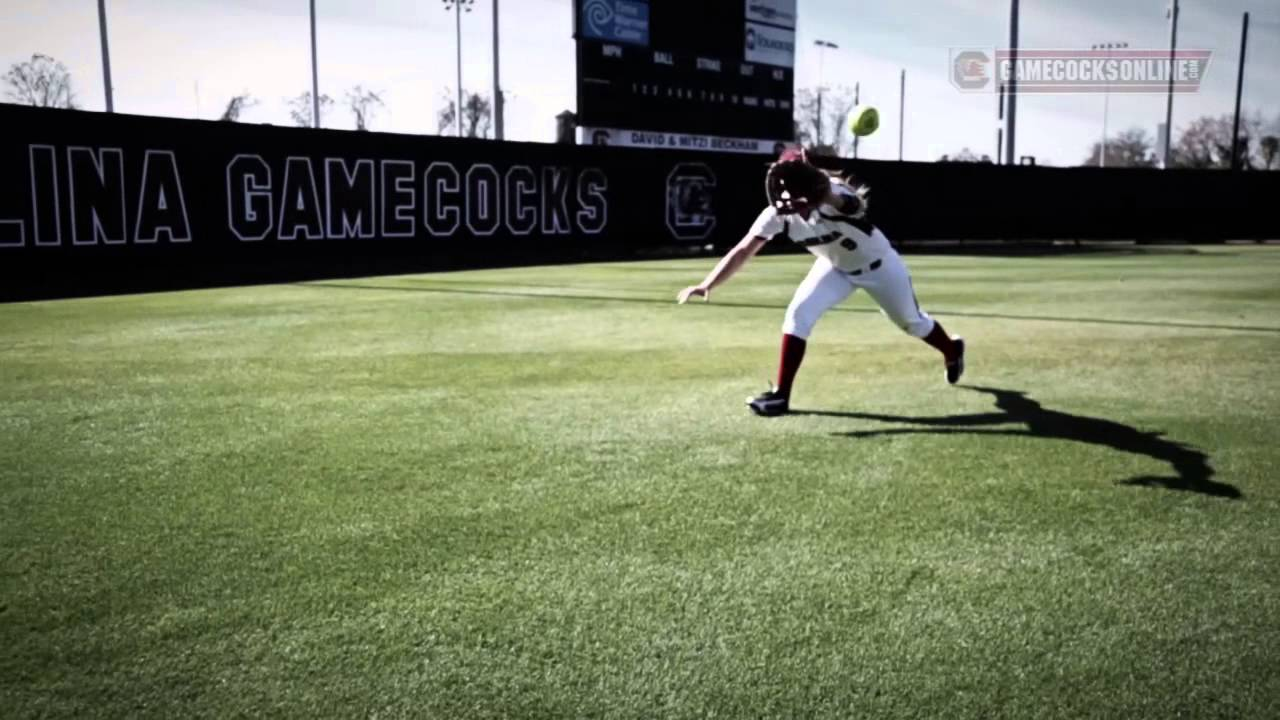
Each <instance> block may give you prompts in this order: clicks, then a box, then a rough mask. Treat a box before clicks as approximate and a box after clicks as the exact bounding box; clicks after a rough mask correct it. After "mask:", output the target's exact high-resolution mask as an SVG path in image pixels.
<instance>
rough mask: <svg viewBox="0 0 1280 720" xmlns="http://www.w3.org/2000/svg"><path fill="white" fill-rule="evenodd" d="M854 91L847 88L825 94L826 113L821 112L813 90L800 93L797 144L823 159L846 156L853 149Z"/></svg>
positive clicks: (824, 107) (800, 91) (839, 87)
mask: <svg viewBox="0 0 1280 720" xmlns="http://www.w3.org/2000/svg"><path fill="white" fill-rule="evenodd" d="M853 107H854V102H853V90H852V89H850V88H847V87H844V86H843V85H839V86H836V87H834V88H828V89H827V90H824V91H823V93H822V112H821V115H819V112H818V93H817V92H816V91H815V90H812V89H810V88H801V89H799V90H797V91H796V98H795V125H796V142H798V143H800V144H801V145H804V146H807V147H809V148H810V149H811V150H812V151H813V152H814V153H815V154H819V155H843V154H844V153H845V152H846V151H847V150H849V149H850V147H851V146H852V135H850V133H849V130H848V125H847V121H848V119H849V112H850V111H852V110H853Z"/></svg>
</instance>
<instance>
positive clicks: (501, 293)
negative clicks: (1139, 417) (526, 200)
mask: <svg viewBox="0 0 1280 720" xmlns="http://www.w3.org/2000/svg"><path fill="white" fill-rule="evenodd" d="M298 284H299V285H301V286H302V287H316V288H333V289H342V290H386V291H392V292H421V293H439V294H443V295H484V296H491V297H517V298H534V299H544V300H593V301H597V302H630V303H646V304H650V305H670V304H672V303H674V302H675V301H674V300H672V299H667V298H655V297H626V296H622V295H598V294H597V295H585V294H569V293H572V291H573V290H574V288H572V287H565V286H558V287H555V286H550V285H544V286H539V287H546V288H548V289H558V290H562V291H568V292H567V293H566V292H557V293H550V292H521V291H513V290H501V289H488V290H478V289H463V288H456V287H427V286H424V285H414V286H412V287H408V286H400V285H371V284H368V283H348V282H327V281H325V282H305V283H298ZM701 304H705V305H710V306H715V307H724V308H737V309H742V308H746V309H753V310H785V309H786V306H785V305H774V304H766V303H743V302H710V303H701ZM831 312H844V313H862V314H872V315H874V314H877V313H879V312H880V311H879V310H876V309H874V308H855V307H836V308H833V309H832V310H831ZM930 314H931V315H939V316H953V317H969V318H983V319H990V320H1018V321H1027V322H1051V323H1068V324H1092V325H1120V326H1126V327H1158V328H1177V329H1183V330H1223V331H1227V332H1257V333H1280V327H1267V326H1264V325H1222V324H1216V323H1194V322H1179V321H1176V320H1118V319H1114V318H1087V317H1055V316H1049V315H1016V314H1012V313H990V312H972V311H967V310H948V309H945V308H935V309H931V310H930Z"/></svg>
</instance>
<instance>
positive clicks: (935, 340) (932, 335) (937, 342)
mask: <svg viewBox="0 0 1280 720" xmlns="http://www.w3.org/2000/svg"><path fill="white" fill-rule="evenodd" d="M923 339H924V341H925V342H927V343H929V344H930V345H932V346H933V347H935V348H937V350H938V352H940V353H942V357H944V358H946V359H947V362H951V361H952V360H955V359H956V353H957V352H958V350H959V348H957V347H956V343H955V341H954V340H952V339H951V336H950V335H948V334H947V331H946V330H943V329H942V323H940V322H937V321H934V323H933V330H932V331H930V332H929V334H928V335H925V336H924V338H923Z"/></svg>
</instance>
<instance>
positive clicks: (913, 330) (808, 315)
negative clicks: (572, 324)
mask: <svg viewBox="0 0 1280 720" xmlns="http://www.w3.org/2000/svg"><path fill="white" fill-rule="evenodd" d="M765 187H766V193H767V195H768V197H769V207H767V208H765V209H764V212H761V213H760V216H759V217H757V218H756V221H755V224H753V225H752V226H751V230H750V232H748V233H747V235H746V237H744V238H743V239H742V241H741V242H739V243H738V244H737V245H736V246H734V248H733V249H732V250H730V251H729V253H728V254H727V255H725V256H724V258H723V259H721V260H720V262H719V263H717V264H716V266H715V268H713V269H712V270H711V272H710V273H709V274H708V275H707V277H706V279H704V280H703V281H702V283H701V284H699V285H693V286H690V287H687V288H685V289H684V290H681V291H680V293H679V295H678V296H677V299H678V300H679V302H680V303H681V304H684V303H685V302H688V300H689V298H692V297H702V298H704V299H708V300H709V299H710V293H711V290H712V289H713V288H715V287H717V286H719V285H722V284H723V283H724V282H725V281H727V280H728V279H729V278H730V277H732V276H733V274H734V273H736V272H737V271H738V270H739V269H741V268H742V266H743V265H744V264H746V262H747V260H749V259H751V257H752V256H754V255H755V254H756V253H757V252H758V251H759V250H760V248H761V247H763V246H764V244H765V243H766V242H768V241H769V240H771V239H773V238H774V237H783V238H785V239H787V240H790V241H791V242H793V243H796V244H799V245H803V246H804V247H806V248H808V250H809V252H811V253H813V254H814V255H816V256H817V258H816V259H815V260H814V263H813V269H811V270H810V271H809V274H808V276H806V277H805V279H804V281H803V282H801V283H800V287H798V288H797V289H796V293H795V296H794V297H793V298H792V299H791V304H790V305H789V306H788V307H787V313H786V316H785V319H784V320H783V323H782V333H783V334H782V357H781V361H780V363H779V366H778V379H777V383H776V384H775V385H774V386H773V388H772V389H770V390H769V391H768V392H765V393H764V394H762V395H760V396H758V397H755V398H751V399H749V400H747V405H748V406H749V407H750V408H751V410H752V412H754V413H755V414H757V415H764V416H774V415H783V414H785V413H786V412H787V411H788V410H790V404H791V386H792V383H793V381H794V380H795V376H796V372H797V371H798V370H799V369H800V363H801V361H802V360H803V359H804V351H805V346H806V344H807V341H808V338H809V334H810V333H811V332H812V331H813V326H814V325H815V324H816V323H817V322H818V318H820V317H822V315H823V313H825V312H826V311H828V310H830V309H831V308H833V307H835V306H836V305H837V304H839V303H840V301H842V300H844V299H845V298H847V297H849V295H850V294H852V293H853V291H854V290H857V289H858V288H862V289H863V290H865V291H866V292H867V294H868V295H870V296H871V298H872V299H873V300H875V301H876V303H877V304H878V305H879V306H880V310H881V311H882V312H883V313H884V314H885V315H886V316H888V318H889V319H890V320H892V321H893V323H894V324H895V325H897V326H898V327H900V328H902V330H903V331H904V332H906V333H907V334H908V335H911V336H912V337H917V338H920V339H922V340H924V341H925V342H927V343H929V345H931V346H933V347H934V348H936V349H937V350H938V351H939V352H941V353H942V357H943V362H944V364H945V366H946V379H947V382H948V383H951V384H953V385H954V384H955V383H956V382H958V381H959V380H960V376H961V375H962V374H964V340H963V339H962V338H959V337H955V338H953V337H951V336H950V335H948V334H947V332H946V331H945V330H943V328H942V325H941V324H940V323H938V321H936V320H934V319H933V318H931V317H929V315H927V314H926V313H925V312H924V311H923V310H921V309H920V305H919V303H918V302H917V301H916V296H915V291H914V290H913V289H912V287H911V274H910V273H909V272H908V271H907V266H906V264H904V263H903V262H902V258H901V257H899V256H898V253H897V252H896V251H894V249H893V248H892V247H891V246H890V245H889V241H888V239H887V238H885V236H884V233H882V232H880V229H879V228H877V227H875V226H874V225H872V224H871V223H869V222H867V220H866V211H867V199H866V188H865V187H857V188H855V187H852V186H850V185H849V184H847V183H845V182H843V181H841V180H839V179H837V178H833V177H831V176H829V175H827V174H826V173H825V172H823V171H822V170H820V169H818V168H816V167H814V166H813V165H811V164H810V163H809V162H808V160H807V158H806V157H805V155H804V153H803V152H797V151H788V152H786V153H784V154H783V156H782V157H781V158H780V161H779V162H777V163H775V164H774V165H772V166H771V167H770V168H769V172H768V175H767V176H766V180H765Z"/></svg>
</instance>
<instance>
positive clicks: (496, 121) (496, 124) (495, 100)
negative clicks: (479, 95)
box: [493, 0, 502, 140]
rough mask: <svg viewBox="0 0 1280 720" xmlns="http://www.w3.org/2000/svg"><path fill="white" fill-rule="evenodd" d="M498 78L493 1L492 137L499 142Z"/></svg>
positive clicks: (494, 7) (496, 4) (496, 38)
mask: <svg viewBox="0 0 1280 720" xmlns="http://www.w3.org/2000/svg"><path fill="white" fill-rule="evenodd" d="M498 77H499V76H498V0H493V136H494V138H496V139H498V140H501V139H502V85H501V84H500V82H499V80H498Z"/></svg>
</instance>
